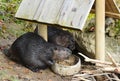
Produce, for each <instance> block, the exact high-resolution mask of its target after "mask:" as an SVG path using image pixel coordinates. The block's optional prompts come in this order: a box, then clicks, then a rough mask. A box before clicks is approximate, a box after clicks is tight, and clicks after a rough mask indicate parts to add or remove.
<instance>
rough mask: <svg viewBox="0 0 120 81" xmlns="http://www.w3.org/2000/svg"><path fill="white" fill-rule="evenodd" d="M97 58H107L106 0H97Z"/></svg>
mask: <svg viewBox="0 0 120 81" xmlns="http://www.w3.org/2000/svg"><path fill="white" fill-rule="evenodd" d="M95 42H96V47H95V52H96V59H99V60H102V61H104V60H105V0H96V41H95Z"/></svg>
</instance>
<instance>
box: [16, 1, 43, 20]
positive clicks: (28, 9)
mask: <svg viewBox="0 0 120 81" xmlns="http://www.w3.org/2000/svg"><path fill="white" fill-rule="evenodd" d="M40 2H41V0H23V1H22V3H21V4H20V7H19V8H18V11H17V13H16V14H15V17H17V18H23V19H29V20H32V19H33V17H34V15H35V13H36V10H37V8H38V6H39V4H40Z"/></svg>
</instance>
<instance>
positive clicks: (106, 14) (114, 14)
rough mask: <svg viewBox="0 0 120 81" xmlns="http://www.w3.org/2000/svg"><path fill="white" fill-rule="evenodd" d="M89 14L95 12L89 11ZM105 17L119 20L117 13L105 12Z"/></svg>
mask: <svg viewBox="0 0 120 81" xmlns="http://www.w3.org/2000/svg"><path fill="white" fill-rule="evenodd" d="M91 13H95V10H94V9H91ZM105 16H109V17H113V18H117V19H120V14H118V13H112V12H105Z"/></svg>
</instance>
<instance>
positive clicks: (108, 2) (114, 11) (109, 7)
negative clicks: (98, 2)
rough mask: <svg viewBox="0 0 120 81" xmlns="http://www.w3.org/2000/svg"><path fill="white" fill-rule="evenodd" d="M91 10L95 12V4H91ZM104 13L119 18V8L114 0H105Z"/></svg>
mask: <svg viewBox="0 0 120 81" xmlns="http://www.w3.org/2000/svg"><path fill="white" fill-rule="evenodd" d="M99 10H100V9H99ZM91 12H95V4H94V5H93V7H92V9H91ZM105 15H106V16H109V17H113V18H119V19H120V10H119V8H118V6H117V4H116V3H115V0H105Z"/></svg>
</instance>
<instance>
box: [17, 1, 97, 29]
mask: <svg viewBox="0 0 120 81" xmlns="http://www.w3.org/2000/svg"><path fill="white" fill-rule="evenodd" d="M94 1H95V0H23V1H22V3H21V5H20V7H19V9H18V11H17V13H16V15H15V17H17V18H22V19H29V20H35V21H38V22H42V23H49V24H59V25H61V26H66V27H70V28H76V29H82V28H83V26H84V24H85V21H86V19H87V16H88V14H89V12H90V9H91V7H92V5H93V3H94Z"/></svg>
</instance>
